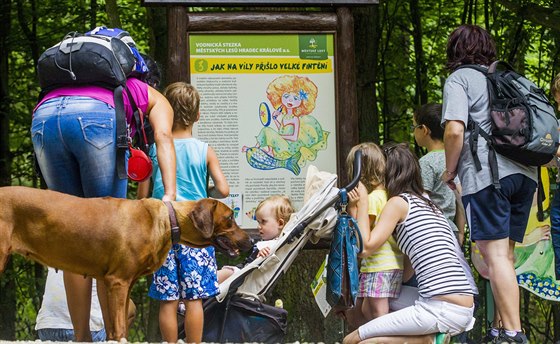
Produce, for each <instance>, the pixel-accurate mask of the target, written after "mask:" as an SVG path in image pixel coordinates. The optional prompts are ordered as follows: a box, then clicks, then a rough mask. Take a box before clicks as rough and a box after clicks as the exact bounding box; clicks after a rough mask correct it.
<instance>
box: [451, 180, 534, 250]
mask: <svg viewBox="0 0 560 344" xmlns="http://www.w3.org/2000/svg"><path fill="white" fill-rule="evenodd" d="M500 185H501V189H496V188H495V187H494V186H493V185H490V186H488V187H486V188H485V189H482V190H480V191H479V192H477V193H475V194H471V195H466V196H463V197H462V200H463V204H464V206H465V215H466V217H467V223H468V225H469V229H470V231H471V240H473V241H477V240H498V239H504V238H509V239H511V240H513V241H516V242H523V237H524V236H525V230H526V229H527V221H528V220H529V212H530V211H531V205H532V204H533V195H534V193H535V190H536V189H537V183H535V181H534V180H532V179H531V178H529V177H526V176H524V175H522V174H512V175H509V176H507V177H504V178H502V179H500Z"/></svg>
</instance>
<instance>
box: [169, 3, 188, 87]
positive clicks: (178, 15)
mask: <svg viewBox="0 0 560 344" xmlns="http://www.w3.org/2000/svg"><path fill="white" fill-rule="evenodd" d="M187 12H188V11H187V7H186V6H172V7H169V8H168V9H167V32H168V35H167V51H168V54H167V56H168V57H167V58H168V60H167V82H168V83H172V82H176V81H187V82H190V76H189V75H190V73H189V60H188V58H187V56H188V53H189V47H188V41H187V26H188V25H189V17H188V13H187Z"/></svg>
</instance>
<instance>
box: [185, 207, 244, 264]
mask: <svg viewBox="0 0 560 344" xmlns="http://www.w3.org/2000/svg"><path fill="white" fill-rule="evenodd" d="M179 203H181V202H179ZM187 217H188V218H189V219H190V221H191V222H192V227H193V229H194V230H192V231H187V230H186V227H185V226H184V225H183V224H180V227H181V241H185V242H186V244H187V245H189V246H192V247H205V246H209V245H212V246H215V247H216V248H217V249H219V250H220V251H222V252H223V253H225V254H227V255H228V256H230V257H236V256H237V255H238V254H239V251H248V250H249V249H250V248H251V247H252V241H251V237H249V235H248V234H247V233H246V232H245V231H244V230H242V229H241V228H239V226H238V225H237V223H235V218H234V215H233V210H231V208H230V207H228V206H227V205H225V204H224V203H222V202H220V201H217V200H214V199H210V198H204V199H201V200H199V201H196V202H195V203H194V206H193V207H192V208H191V209H190V211H189V212H188V213H187Z"/></svg>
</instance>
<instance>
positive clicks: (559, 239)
mask: <svg viewBox="0 0 560 344" xmlns="http://www.w3.org/2000/svg"><path fill="white" fill-rule="evenodd" d="M550 225H551V229H550V235H551V236H552V246H553V247H554V264H555V271H556V279H557V280H558V279H560V189H556V191H554V196H552V203H551V205H550Z"/></svg>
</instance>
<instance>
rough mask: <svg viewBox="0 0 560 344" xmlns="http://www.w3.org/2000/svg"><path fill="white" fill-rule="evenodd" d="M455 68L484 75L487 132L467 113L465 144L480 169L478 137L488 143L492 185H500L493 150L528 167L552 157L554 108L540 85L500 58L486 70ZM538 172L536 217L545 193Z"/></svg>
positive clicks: (555, 143) (555, 136)
mask: <svg viewBox="0 0 560 344" xmlns="http://www.w3.org/2000/svg"><path fill="white" fill-rule="evenodd" d="M498 67H500V68H498ZM459 68H471V69H475V70H477V71H479V72H481V73H483V74H484V75H485V76H486V81H487V84H488V97H489V101H490V118H491V132H490V133H487V132H485V131H484V130H482V129H481V128H480V126H479V124H478V123H477V122H476V121H474V120H473V119H472V118H471V117H470V116H469V120H468V124H467V129H468V130H470V131H471V135H470V138H469V144H470V147H471V152H472V155H473V159H474V163H475V167H476V169H477V170H478V171H480V170H481V169H482V167H481V165H480V160H479V157H478V154H477V142H478V137H479V136H482V137H483V138H484V139H485V140H486V142H487V143H488V148H489V149H488V155H489V156H488V162H489V164H490V172H491V175H492V181H493V184H494V186H495V187H496V188H498V189H499V188H500V178H499V173H498V164H497V159H496V153H498V154H501V155H503V156H505V157H507V158H508V159H511V160H513V161H516V162H519V163H522V164H525V165H529V166H540V165H544V164H546V163H548V162H549V161H551V160H552V159H553V158H554V157H555V156H556V151H557V149H558V145H559V143H558V138H559V134H558V120H557V119H556V115H555V113H554V107H553V106H552V104H551V103H550V101H549V100H548V98H547V97H546V95H545V94H544V91H543V90H542V89H541V88H539V87H537V86H536V85H535V84H534V83H533V82H531V81H530V80H528V79H527V78H525V77H524V76H522V75H520V74H518V73H517V72H515V71H514V69H513V68H512V67H511V66H510V65H509V64H508V63H506V62H504V61H495V62H494V63H492V64H491V65H490V66H489V67H488V69H486V68H484V67H482V66H479V65H463V66H460V67H459ZM538 171H539V191H538V196H537V198H538V200H539V202H538V203H539V215H538V216H539V217H542V208H541V203H542V200H544V198H545V195H544V191H543V190H542V185H541V183H540V168H539V169H538Z"/></svg>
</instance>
